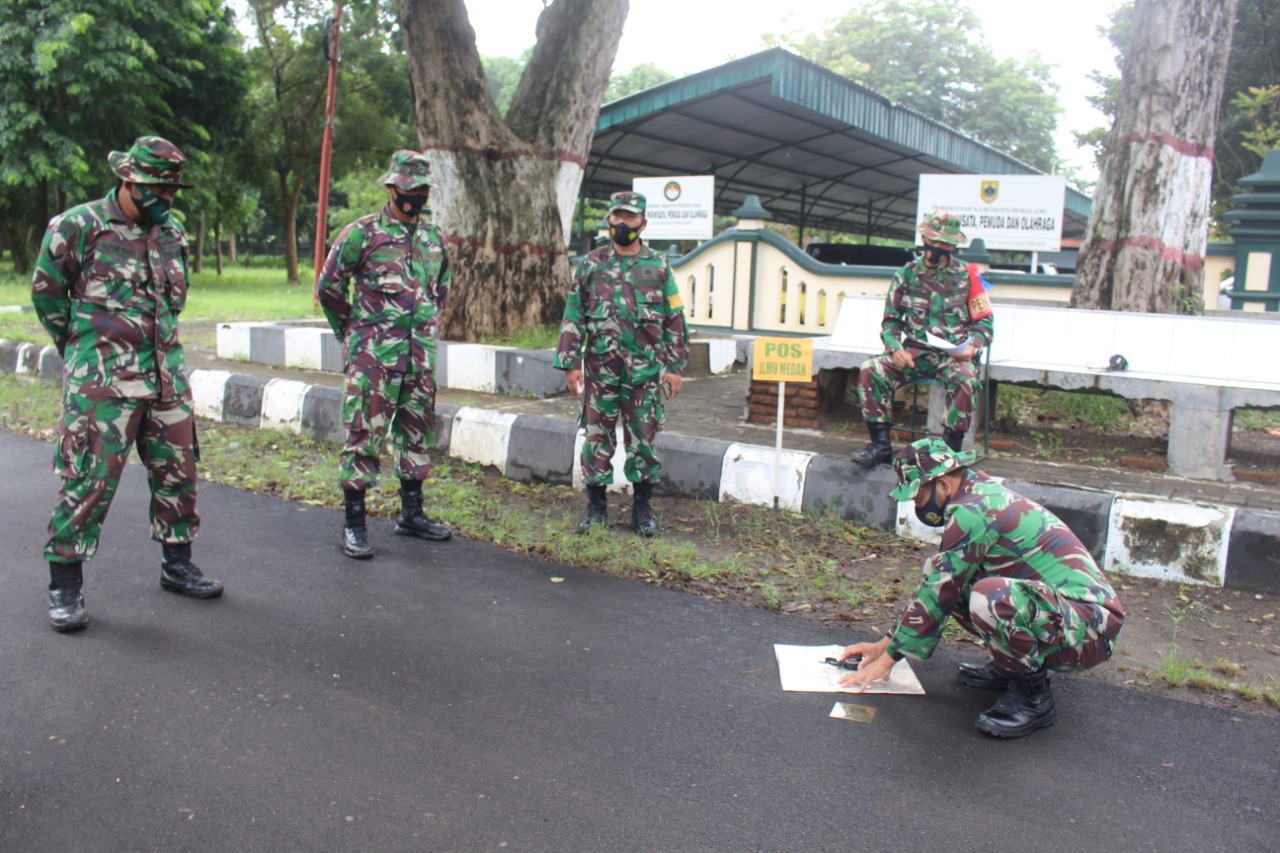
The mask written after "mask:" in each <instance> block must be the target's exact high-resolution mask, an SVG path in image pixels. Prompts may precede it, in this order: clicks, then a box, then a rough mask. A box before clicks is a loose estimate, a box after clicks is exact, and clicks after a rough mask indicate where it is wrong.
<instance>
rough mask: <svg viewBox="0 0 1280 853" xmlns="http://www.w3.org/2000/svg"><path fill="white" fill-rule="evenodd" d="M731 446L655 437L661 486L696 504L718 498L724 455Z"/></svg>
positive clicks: (661, 435)
mask: <svg viewBox="0 0 1280 853" xmlns="http://www.w3.org/2000/svg"><path fill="white" fill-rule="evenodd" d="M731 444H732V442H729V441H724V440H721V439H717V438H699V437H696V436H687V435H678V434H675V433H667V432H662V433H658V440H657V441H656V442H654V447H655V448H656V449H657V451H658V456H659V458H661V459H662V486H663V488H664V489H667V490H669V491H672V492H676V493H679V494H683V495H688V496H689V497H692V498H698V499H699V500H709V501H714V500H718V499H719V498H720V474H721V472H722V471H723V470H724V455H725V453H726V452H728V450H729V447H730V446H731Z"/></svg>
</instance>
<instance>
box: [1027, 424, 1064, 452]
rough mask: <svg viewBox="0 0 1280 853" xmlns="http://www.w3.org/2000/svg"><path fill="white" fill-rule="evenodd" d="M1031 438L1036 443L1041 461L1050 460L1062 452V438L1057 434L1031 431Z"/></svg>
mask: <svg viewBox="0 0 1280 853" xmlns="http://www.w3.org/2000/svg"><path fill="white" fill-rule="evenodd" d="M1031 437H1032V438H1034V439H1035V441H1036V455H1037V456H1039V457H1040V458H1041V459H1049V458H1051V457H1054V456H1057V455H1058V452H1059V451H1060V450H1062V436H1061V435H1059V434H1058V433H1056V432H1044V431H1043V430H1038V429H1033V430H1031Z"/></svg>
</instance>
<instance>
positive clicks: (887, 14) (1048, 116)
mask: <svg viewBox="0 0 1280 853" xmlns="http://www.w3.org/2000/svg"><path fill="white" fill-rule="evenodd" d="M765 41H766V43H770V44H779V45H782V46H784V47H787V48H788V49H790V50H793V51H795V52H796V53H799V54H800V55H801V56H803V57H805V58H806V59H809V60H811V61H813V62H816V63H818V64H819V65H823V66H825V67H827V68H830V69H831V70H833V71H835V72H836V73H838V74H842V75H844V76H846V77H848V78H850V79H851V80H854V81H855V82H858V83H861V84H862V85H864V86H866V87H868V88H870V89H873V90H875V91H876V92H878V93H880V94H882V95H884V96H885V97H887V98H889V99H890V100H893V101H896V102H898V103H900V104H903V105H905V106H908V107H911V108H912V109H914V110H917V111H918V112H921V113H923V114H925V115H927V116H929V117H930V118H934V119H937V120H938V121H940V122H942V123H943V124H946V125H948V126H950V127H954V128H956V129H958V130H962V131H964V132H965V133H968V134H970V135H971V136H973V137H975V138H977V139H979V140H981V141H983V142H985V143H987V144H988V145H991V146H993V147H995V148H999V149H1000V150H1002V151H1005V152H1008V153H1009V154H1012V155H1013V156H1015V157H1017V158H1018V159H1020V160H1022V161H1024V162H1026V163H1029V164H1031V165H1032V166H1035V167H1037V168H1039V169H1043V170H1045V171H1051V170H1052V169H1053V168H1054V166H1055V164H1056V155H1055V152H1054V144H1053V132H1054V129H1055V128H1056V127H1057V122H1058V114H1059V113H1060V112H1061V108H1060V107H1059V105H1058V87H1057V84H1056V83H1054V82H1053V80H1052V78H1051V76H1050V66H1048V65H1047V64H1045V63H1044V62H1043V61H1042V60H1041V59H1040V58H1039V56H1038V55H1036V54H1035V53H1031V54H1029V55H1028V56H1027V57H1026V58H1025V59H1021V60H1013V59H1007V60H999V59H997V58H996V56H995V54H994V53H992V52H991V50H990V49H989V48H988V47H987V46H986V45H985V44H984V42H983V36H982V28H981V24H980V22H979V20H978V17H977V15H975V14H974V12H973V10H972V9H970V8H969V6H968V5H967V3H966V2H965V0H871V2H866V3H860V4H858V5H857V6H856V7H855V8H854V9H853V10H852V11H850V12H848V13H846V14H845V16H844V17H842V18H839V19H837V20H835V21H829V22H828V23H827V25H826V28H825V30H824V31H823V32H821V33H808V34H804V33H793V34H789V35H782V36H776V35H772V36H766V37H765Z"/></svg>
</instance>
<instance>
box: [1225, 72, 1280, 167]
mask: <svg viewBox="0 0 1280 853" xmlns="http://www.w3.org/2000/svg"><path fill="white" fill-rule="evenodd" d="M1231 106H1233V107H1235V108H1236V109H1238V110H1240V111H1241V113H1243V115H1244V117H1245V118H1246V119H1247V120H1248V122H1249V125H1250V129H1249V130H1242V131H1241V132H1240V137H1241V143H1240V144H1241V145H1242V146H1243V147H1244V148H1245V149H1246V150H1248V151H1252V152H1253V153H1254V154H1257V155H1258V157H1259V158H1261V157H1266V156H1267V152H1268V151H1270V150H1271V149H1273V148H1280V84H1277V85H1274V86H1250V87H1249V90H1248V91H1247V92H1240V93H1239V94H1237V95H1236V96H1235V97H1234V98H1232V99H1231Z"/></svg>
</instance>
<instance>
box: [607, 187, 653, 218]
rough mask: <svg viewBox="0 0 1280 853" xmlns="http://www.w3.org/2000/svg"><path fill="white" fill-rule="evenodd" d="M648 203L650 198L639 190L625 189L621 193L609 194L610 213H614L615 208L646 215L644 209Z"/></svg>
mask: <svg viewBox="0 0 1280 853" xmlns="http://www.w3.org/2000/svg"><path fill="white" fill-rule="evenodd" d="M647 204H648V199H646V198H645V197H644V195H642V194H641V193H637V192H630V191H627V190H623V191H622V192H620V193H614V194H613V195H611V196H609V212H610V213H613V212H614V211H615V210H625V211H627V212H628V213H638V214H640V215H641V216H644V209H645V206H646V205H647Z"/></svg>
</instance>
